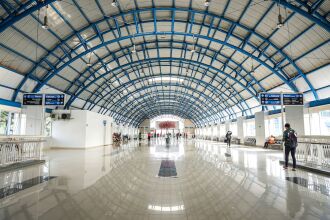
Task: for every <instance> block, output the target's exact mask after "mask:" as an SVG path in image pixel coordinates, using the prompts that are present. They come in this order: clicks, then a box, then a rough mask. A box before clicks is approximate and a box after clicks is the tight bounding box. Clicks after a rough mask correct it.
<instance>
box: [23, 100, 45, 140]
mask: <svg viewBox="0 0 330 220" xmlns="http://www.w3.org/2000/svg"><path fill="white" fill-rule="evenodd" d="M23 113H24V114H26V132H25V134H26V135H44V134H45V108H44V107H43V106H25V107H24V109H23Z"/></svg>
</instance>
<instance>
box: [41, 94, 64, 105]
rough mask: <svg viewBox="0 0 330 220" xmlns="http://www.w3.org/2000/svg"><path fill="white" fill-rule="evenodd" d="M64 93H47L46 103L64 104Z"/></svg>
mask: <svg viewBox="0 0 330 220" xmlns="http://www.w3.org/2000/svg"><path fill="white" fill-rule="evenodd" d="M64 98H65V96H64V94H46V95H45V105H64Z"/></svg>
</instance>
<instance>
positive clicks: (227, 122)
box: [224, 121, 231, 135]
mask: <svg viewBox="0 0 330 220" xmlns="http://www.w3.org/2000/svg"><path fill="white" fill-rule="evenodd" d="M230 123H231V121H226V124H225V125H226V133H227V132H228V131H229V129H230V126H229V124H230ZM224 135H226V134H224Z"/></svg>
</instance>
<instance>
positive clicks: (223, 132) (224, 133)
mask: <svg viewBox="0 0 330 220" xmlns="http://www.w3.org/2000/svg"><path fill="white" fill-rule="evenodd" d="M225 135H226V125H225V124H221V125H220V137H224V136H225Z"/></svg>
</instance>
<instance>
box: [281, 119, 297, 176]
mask: <svg viewBox="0 0 330 220" xmlns="http://www.w3.org/2000/svg"><path fill="white" fill-rule="evenodd" d="M284 127H285V131H284V132H283V142H284V148H285V151H284V152H285V165H284V167H283V168H284V169H288V162H289V154H290V153H291V157H292V163H293V167H292V171H296V147H297V146H298V141H297V133H296V132H295V131H294V130H293V129H292V128H291V126H290V124H289V123H286V124H285V126H284Z"/></svg>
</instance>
